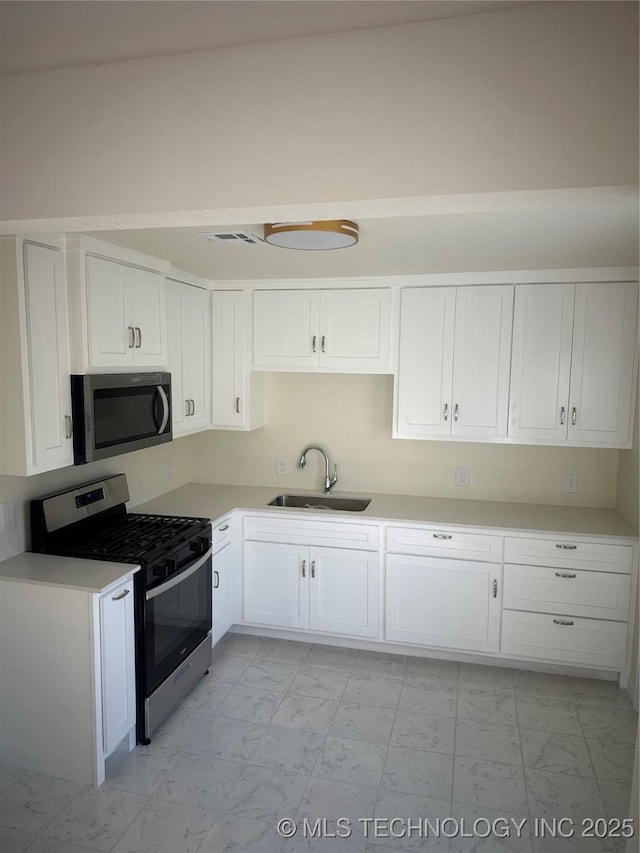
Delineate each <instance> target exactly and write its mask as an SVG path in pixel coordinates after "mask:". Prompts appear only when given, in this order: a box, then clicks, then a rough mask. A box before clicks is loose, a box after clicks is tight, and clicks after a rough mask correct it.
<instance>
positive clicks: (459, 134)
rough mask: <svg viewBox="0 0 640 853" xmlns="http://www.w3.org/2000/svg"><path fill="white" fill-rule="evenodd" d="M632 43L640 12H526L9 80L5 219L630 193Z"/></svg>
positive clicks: (627, 6)
mask: <svg viewBox="0 0 640 853" xmlns="http://www.w3.org/2000/svg"><path fill="white" fill-rule="evenodd" d="M115 5H117V4H115ZM637 40H638V26H637V4H634V3H625V2H621V3H620V2H573V3H566V2H563V3H532V4H529V5H527V6H524V7H522V8H519V9H515V10H504V11H498V12H494V13H491V14H483V15H475V16H470V17H465V18H458V19H449V20H444V21H437V22H430V23H426V24H410V25H407V26H402V27H393V28H382V29H372V30H362V31H353V32H348V33H340V34H333V35H326V36H318V37H312V38H304V39H291V40H285V41H281V42H274V43H263V44H257V45H250V46H246V47H238V48H230V49H221V50H216V51H202V52H196V53H192V54H184V55H178V56H172V57H164V58H160V59H148V60H134V61H128V62H119V63H110V64H102V65H94V66H86V67H82V68H72V69H62V70H57V71H50V72H36V73H27V74H18V75H14V76H10V77H8V78H6V79H5V80H4V84H3V93H2V97H3V104H2V122H1V133H2V136H1V138H0V142H1V146H0V148H1V151H2V160H1V165H2V172H1V177H0V180H1V182H2V187H3V205H2V217H3V219H4V220H29V219H38V218H46V217H64V216H72V215H89V214H96V215H97V214H104V215H106V214H117V213H127V212H151V211H156V212H158V211H177V212H180V211H194V210H230V209H234V210H235V211H238V210H239V209H242V208H249V207H256V206H261V205H269V206H272V207H273V206H276V205H295V204H303V203H317V204H321V203H322V202H327V203H329V202H345V203H346V202H349V201H350V200H362V199H380V200H382V201H381V204H380V211H379V213H378V215H384V199H390V198H399V197H405V196H411V197H424V196H429V195H432V194H441V193H469V192H494V191H501V190H519V189H546V188H552V187H581V186H603V185H622V184H625V185H626V184H634V183H636V181H637V171H638V163H637V133H638V118H637V112H638V68H637ZM612 128H614V129H615V132H612ZM177 216H178V217H179V213H178V214H177ZM232 221H234V220H232ZM235 221H238V220H235ZM240 221H241V220H240ZM176 224H178V223H176Z"/></svg>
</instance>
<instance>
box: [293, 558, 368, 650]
mask: <svg viewBox="0 0 640 853" xmlns="http://www.w3.org/2000/svg"><path fill="white" fill-rule="evenodd" d="M309 556H310V560H311V562H310V566H309V577H310V580H309V627H310V628H311V629H312V630H317V631H331V632H333V633H338V634H350V635H352V636H355V637H377V635H378V555H377V554H375V553H372V552H367V551H355V550H349V549H342V548H311V550H310V555H309Z"/></svg>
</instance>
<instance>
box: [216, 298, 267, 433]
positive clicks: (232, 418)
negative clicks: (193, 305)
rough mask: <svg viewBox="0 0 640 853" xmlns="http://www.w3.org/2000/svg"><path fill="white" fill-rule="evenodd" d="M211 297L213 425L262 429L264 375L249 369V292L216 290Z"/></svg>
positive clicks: (229, 427) (218, 427) (225, 427)
mask: <svg viewBox="0 0 640 853" xmlns="http://www.w3.org/2000/svg"><path fill="white" fill-rule="evenodd" d="M211 299H212V302H211V309H212V316H211V326H212V336H211V343H212V363H213V373H212V379H213V387H212V422H213V427H214V429H237V430H253V429H258V428H259V427H261V426H263V425H264V402H263V377H262V374H258V373H251V371H250V370H249V361H250V356H249V346H250V341H249V334H248V329H249V328H250V319H249V312H248V308H247V306H248V300H249V294H248V293H246V292H243V291H242V290H214V291H212V293H211Z"/></svg>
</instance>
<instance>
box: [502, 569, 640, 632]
mask: <svg viewBox="0 0 640 853" xmlns="http://www.w3.org/2000/svg"><path fill="white" fill-rule="evenodd" d="M630 590H631V577H630V575H615V574H612V573H608V572H584V571H568V570H567V569H557V568H546V567H543V566H515V565H510V564H506V565H505V567H504V589H503V606H504V607H507V608H510V609H512V610H540V611H542V612H544V613H571V614H573V615H574V616H592V617H594V618H595V619H616V620H620V621H626V620H627V619H628V617H629V595H630Z"/></svg>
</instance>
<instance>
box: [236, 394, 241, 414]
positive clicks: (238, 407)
mask: <svg viewBox="0 0 640 853" xmlns="http://www.w3.org/2000/svg"><path fill="white" fill-rule="evenodd" d="M239 414H240V397H236V415H239Z"/></svg>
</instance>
